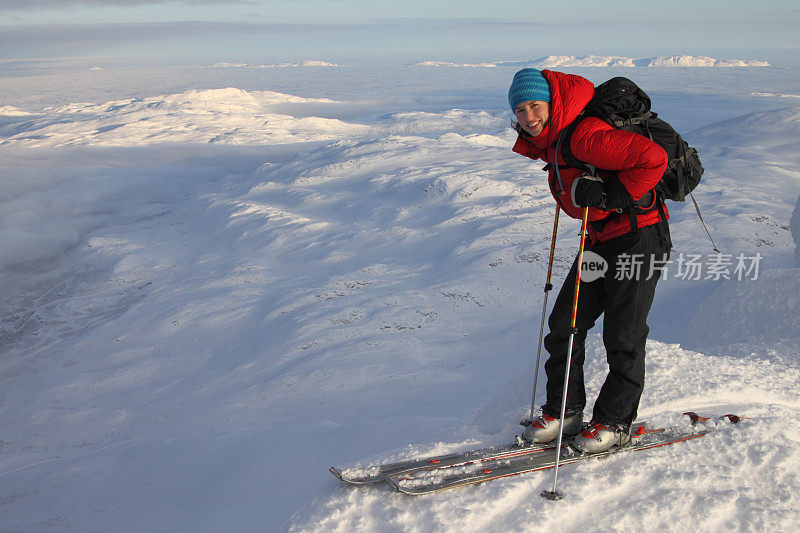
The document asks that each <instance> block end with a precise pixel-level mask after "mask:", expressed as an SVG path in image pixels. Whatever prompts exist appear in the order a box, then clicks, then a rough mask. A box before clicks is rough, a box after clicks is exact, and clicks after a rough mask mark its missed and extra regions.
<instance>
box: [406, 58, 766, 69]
mask: <svg viewBox="0 0 800 533" xmlns="http://www.w3.org/2000/svg"><path fill="white" fill-rule="evenodd" d="M414 64H415V65H419V66H425V67H520V68H521V67H534V68H574V67H769V66H770V64H769V62H767V61H760V60H745V59H715V58H713V57H708V56H690V55H676V56H658V57H649V58H643V59H634V58H630V57H619V56H599V55H588V56H581V57H576V56H565V55H550V56H545V57H540V58H539V59H532V60H528V61H494V62H481V63H455V62H450V61H433V60H427V61H419V62H416V63H414Z"/></svg>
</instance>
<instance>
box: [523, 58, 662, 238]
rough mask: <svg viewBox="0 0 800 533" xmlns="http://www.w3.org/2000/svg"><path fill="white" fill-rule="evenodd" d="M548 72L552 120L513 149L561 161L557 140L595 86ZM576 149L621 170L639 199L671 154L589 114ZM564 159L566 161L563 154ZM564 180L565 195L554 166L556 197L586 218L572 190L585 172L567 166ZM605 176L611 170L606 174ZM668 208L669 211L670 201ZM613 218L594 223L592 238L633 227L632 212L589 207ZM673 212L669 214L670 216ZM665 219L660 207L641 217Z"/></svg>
mask: <svg viewBox="0 0 800 533" xmlns="http://www.w3.org/2000/svg"><path fill="white" fill-rule="evenodd" d="M542 75H543V76H544V78H545V79H546V80H547V83H548V84H549V86H550V121H549V122H548V124H547V125H546V126H545V128H544V130H543V131H542V133H541V134H539V135H538V136H537V137H530V136H529V135H523V134H521V135H520V136H519V138H518V139H517V142H516V144H515V145H514V148H513V150H514V151H515V152H517V153H519V154H522V155H524V156H526V157H530V158H531V159H541V160H542V161H546V162H548V163H556V149H555V143H556V141H557V140H558V135H559V134H560V133H561V131H562V130H563V129H564V128H566V127H567V126H569V124H570V123H571V122H572V121H573V120H575V119H576V118H577V117H578V115H579V114H580V113H581V111H583V108H584V107H586V104H588V103H589V100H591V99H592V96H593V95H594V86H593V85H592V82H590V81H589V80H587V79H585V78H582V77H580V76H576V75H574V74H564V73H562V72H554V71H551V70H543V71H542ZM570 148H571V150H572V154H573V155H574V156H575V157H576V158H577V159H578V160H580V161H583V162H584V163H588V164H590V165H593V166H595V167H596V168H598V169H604V170H607V171H616V173H617V175H618V176H619V181H620V183H622V185H623V186H624V187H625V188H626V189H627V191H628V192H629V193H630V195H631V196H632V197H633V199H634V200H638V199H639V198H641V197H642V196H644V195H645V194H647V192H648V191H650V190H651V189H652V188H653V187H654V186H655V185H656V183H658V181H659V180H660V179H661V176H662V175H663V174H664V170H666V168H667V159H668V158H667V153H666V152H665V151H664V149H663V148H661V147H660V146H659V145H658V144H656V143H654V142H653V141H651V140H650V139H648V138H647V137H643V136H641V135H637V134H636V133H631V132H627V131H622V130H618V129H614V128H613V127H612V126H611V125H609V124H607V123H606V122H604V121H602V120H601V119H599V118H595V117H588V118H585V119H584V120H582V121H581V122H580V124H579V125H578V127H577V128H576V129H575V132H574V133H573V135H572V137H571V140H570ZM558 163H559V164H562V165H563V164H564V160H563V159H562V158H561V155H560V154H559V157H558ZM560 174H561V182H562V185H563V188H564V189H563V190H564V191H566V192H565V193H564V194H559V192H558V191H559V186H558V182H557V180H556V175H555V171H554V170H553V169H552V167H551V169H550V175H549V182H550V191H551V192H552V193H553V197H554V198H555V199H556V202H558V204H559V205H560V206H561V209H563V210H564V212H566V213H567V215H569V216H571V217H573V218H577V219H580V218H582V217H583V208H582V207H578V206H576V205H574V204H573V203H572V200H571V198H570V193H569V191H570V190H571V189H572V182H573V181H575V179H577V178H578V177H579V176H581V175H582V174H583V171H582V170H579V169H575V168H561V169H560ZM600 176H601V177H607V176H608V174H604V173H602V172H601V173H600ZM664 213H665V214H667V210H666V206H665V207H664ZM607 217H608V220H607V221H606V223H605V224H598V225H592V224H590V225H589V229H588V232H589V237H590V238H591V239H592V242H603V241H607V240H609V239H612V238H614V237H617V236H619V235H622V234H624V233H627V232H629V231H630V230H631V221H630V216H629V215H628V214H624V215H621V216H620V215H617V214H616V213H613V212H611V211H604V210H602V209H597V208H594V207H591V208H589V220H590V221H599V220H603V219H605V218H607ZM667 217H668V215H667ZM658 221H659V213H658V210H653V211H649V212H647V213H642V214H639V215H637V216H636V222H637V225H638V226H639V227H643V226H649V225H652V224H655V223H657V222H658Z"/></svg>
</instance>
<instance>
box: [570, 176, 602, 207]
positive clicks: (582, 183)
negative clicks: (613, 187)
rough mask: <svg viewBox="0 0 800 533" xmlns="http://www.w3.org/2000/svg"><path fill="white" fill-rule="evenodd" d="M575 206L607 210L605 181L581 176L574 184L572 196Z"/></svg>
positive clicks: (594, 177)
mask: <svg viewBox="0 0 800 533" xmlns="http://www.w3.org/2000/svg"><path fill="white" fill-rule="evenodd" d="M570 196H571V198H572V203H573V205H577V206H578V207H598V208H600V209H605V208H606V192H605V190H604V187H603V180H601V179H600V178H598V177H596V176H586V175H584V176H581V177H579V178H578V179H576V180H575V181H573V182H572V191H571V194H570Z"/></svg>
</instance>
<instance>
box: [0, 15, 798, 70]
mask: <svg viewBox="0 0 800 533" xmlns="http://www.w3.org/2000/svg"><path fill="white" fill-rule="evenodd" d="M799 23H800V8H799V7H798V4H797V2H796V0H765V1H762V2H753V1H752V0H749V1H745V0H708V1H703V0H693V1H690V0H662V1H654V0H614V1H605V2H603V1H598V0H573V1H569V2H563V3H559V2H552V1H550V2H540V1H536V0H524V1H523V0H494V1H487V0H459V1H452V2H451V1H440V0H307V1H302V0H227V1H224V0H222V1H221V0H0V59H28V58H36V57H69V56H92V55H97V56H114V55H133V56H137V55H138V56H164V55H170V54H171V55H192V54H195V55H202V54H205V55H207V54H215V55H217V56H230V57H235V56H237V55H256V54H258V53H259V52H263V53H268V54H271V55H276V56H280V55H286V56H290V55H295V56H300V55H309V54H314V55H320V54H324V53H326V52H329V53H331V52H339V53H347V52H352V51H369V50H379V51H380V50H400V51H402V50H426V51H435V50H441V51H447V50H453V51H455V50H460V51H464V52H470V51H474V52H485V53H491V52H492V51H494V50H515V49H519V50H520V53H521V54H522V55H529V54H530V53H533V54H534V55H535V51H537V50H540V51H542V54H541V55H544V54H545V53H558V51H559V50H567V51H570V52H572V53H574V52H576V51H578V52H579V51H584V53H605V54H609V53H616V54H619V55H624V53H625V51H626V50H630V49H637V50H645V49H652V50H659V51H664V52H672V53H694V54H698V53H708V54H717V55H720V56H724V55H725V54H724V52H725V51H726V50H731V51H733V50H735V51H736V53H739V54H741V51H742V50H753V51H758V50H769V49H780V50H787V49H797V48H800V38H798V36H797V35H798V31H797V27H798V24H799Z"/></svg>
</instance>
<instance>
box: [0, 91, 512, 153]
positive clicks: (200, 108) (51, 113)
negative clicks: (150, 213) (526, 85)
mask: <svg viewBox="0 0 800 533" xmlns="http://www.w3.org/2000/svg"><path fill="white" fill-rule="evenodd" d="M320 104H328V108H329V109H333V108H335V105H337V104H339V105H341V104H344V103H342V102H334V101H333V100H329V99H325V98H301V97H297V96H293V95H288V94H282V93H277V92H272V91H251V92H248V91H242V90H240V89H235V88H232V87H229V88H226V89H213V90H205V91H196V90H193V91H187V92H184V93H179V94H170V95H161V96H155V97H150V98H144V99H129V100H119V101H111V102H105V103H103V104H93V103H71V104H68V105H64V106H59V107H57V108H46V109H44V110H43V112H42V114H41V115H36V116H35V118H33V119H31V120H30V121H24V122H19V121H17V122H14V123H11V125H9V126H7V127H6V129H7V133H8V135H6V136H5V138H4V139H2V138H0V139H2V140H0V145H21V146H26V147H43V146H50V147H60V146H62V147H63V146H87V145H88V146H131V145H152V144H163V143H215V144H236V145H251V144H273V145H274V144H287V143H294V142H308V141H330V140H335V139H343V138H359V137H369V136H376V135H381V134H388V135H394V134H412V135H415V134H416V135H428V134H437V133H442V132H447V131H457V132H472V131H475V130H479V131H480V130H488V131H494V130H497V129H499V128H502V127H503V126H504V125H505V124H507V119H506V118H504V117H503V118H501V117H498V116H495V115H492V114H490V113H488V112H485V111H479V112H472V111H466V110H462V109H451V110H448V111H445V112H442V113H426V112H421V111H413V112H400V113H392V114H389V115H386V116H384V117H383V119H382V120H381V121H378V122H375V123H373V124H369V125H368V124H359V123H354V122H345V121H343V120H340V119H336V118H325V117H319V116H315V115H314V111H315V110H317V109H319V106H320ZM306 109H309V110H310V111H309V112H308V114H307V112H306V111H305V110H306ZM5 111H6V113H5V114H6V115H8V116H9V117H25V116H29V115H31V113H26V112H24V111H20V110H18V109H17V108H12V107H10V106H9V107H8V108H6V109H5ZM298 115H299V116H298ZM31 116H33V115H31ZM1 131H2V129H0V132H1Z"/></svg>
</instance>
